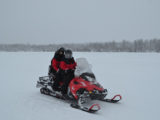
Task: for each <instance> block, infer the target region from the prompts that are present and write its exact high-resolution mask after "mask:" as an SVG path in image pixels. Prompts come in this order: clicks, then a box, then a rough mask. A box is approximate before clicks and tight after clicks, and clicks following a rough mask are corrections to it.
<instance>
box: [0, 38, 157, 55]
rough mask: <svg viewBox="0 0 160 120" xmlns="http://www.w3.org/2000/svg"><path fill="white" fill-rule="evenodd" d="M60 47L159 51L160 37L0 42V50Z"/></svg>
mask: <svg viewBox="0 0 160 120" xmlns="http://www.w3.org/2000/svg"><path fill="white" fill-rule="evenodd" d="M60 47H65V48H70V49H72V50H73V51H79V52H160V39H151V40H143V39H139V40H134V41H127V40H123V41H120V42H116V41H111V42H104V43H100V42H96V43H84V44H82V43H81V44H80V43H78V44H49V45H31V44H0V51H8V52H16V51H33V52H41V51H44V52H52V51H56V50H57V49H58V48H60Z"/></svg>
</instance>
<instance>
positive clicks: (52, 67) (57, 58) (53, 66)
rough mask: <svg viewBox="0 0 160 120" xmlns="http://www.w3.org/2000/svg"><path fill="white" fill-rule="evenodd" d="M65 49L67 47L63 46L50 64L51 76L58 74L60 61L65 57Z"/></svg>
mask: <svg viewBox="0 0 160 120" xmlns="http://www.w3.org/2000/svg"><path fill="white" fill-rule="evenodd" d="M64 51H65V49H64V48H63V47H61V48H59V49H58V50H57V51H56V52H55V54H54V57H53V58H52V60H51V65H50V66H49V71H48V75H49V76H56V73H57V71H58V70H59V65H60V62H61V60H62V59H63V58H64Z"/></svg>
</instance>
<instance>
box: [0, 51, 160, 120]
mask: <svg viewBox="0 0 160 120" xmlns="http://www.w3.org/2000/svg"><path fill="white" fill-rule="evenodd" d="M53 54H54V53H51V52H48V53H47V52H1V53H0V81H1V86H0V119H1V120H52V119H53V120H63V119H67V120H106V119H108V120H151V119H153V120H159V119H160V116H159V113H160V103H159V101H160V94H159V91H160V87H159V85H160V54H158V53H96V52H95V53H80V52H79V53H74V56H75V58H79V57H85V58H87V60H88V61H89V63H90V64H92V68H93V72H94V73H95V75H96V77H97V81H99V82H100V83H101V84H102V85H103V86H104V88H107V89H108V91H109V95H108V97H112V96H113V95H114V94H121V95H122V97H123V99H122V101H121V102H120V103H118V104H111V103H104V102H99V101H96V102H98V103H99V104H100V105H101V110H100V111H98V112H97V113H96V114H90V113H86V112H83V111H80V110H77V109H73V108H71V107H70V106H69V104H68V103H67V102H65V101H63V100H58V99H56V98H52V97H49V96H45V95H42V94H40V92H39V89H37V88H36V81H37V80H38V77H39V76H44V75H47V71H48V65H49V64H50V60H51V58H52V56H53Z"/></svg>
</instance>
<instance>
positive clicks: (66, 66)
mask: <svg viewBox="0 0 160 120" xmlns="http://www.w3.org/2000/svg"><path fill="white" fill-rule="evenodd" d="M75 68H76V62H75V60H74V58H73V57H72V51H71V50H66V51H65V57H64V58H63V60H62V61H61V62H60V69H59V71H58V74H57V76H56V80H57V81H56V82H55V83H54V87H55V86H56V85H57V86H59V83H60V82H63V85H62V87H61V91H62V94H67V88H68V85H69V83H70V81H71V80H72V79H73V78H74V70H75Z"/></svg>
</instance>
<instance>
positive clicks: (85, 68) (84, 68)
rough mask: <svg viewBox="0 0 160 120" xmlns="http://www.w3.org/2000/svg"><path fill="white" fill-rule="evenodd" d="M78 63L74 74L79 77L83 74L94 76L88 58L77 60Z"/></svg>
mask: <svg viewBox="0 0 160 120" xmlns="http://www.w3.org/2000/svg"><path fill="white" fill-rule="evenodd" d="M76 63H77V66H76V70H75V73H74V74H75V76H77V77H79V76H80V75H82V74H83V73H89V74H93V72H92V66H91V64H89V63H88V61H87V59H86V58H78V59H76ZM93 75H94V74H93ZM89 79H90V78H89ZM91 81H93V80H91Z"/></svg>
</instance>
